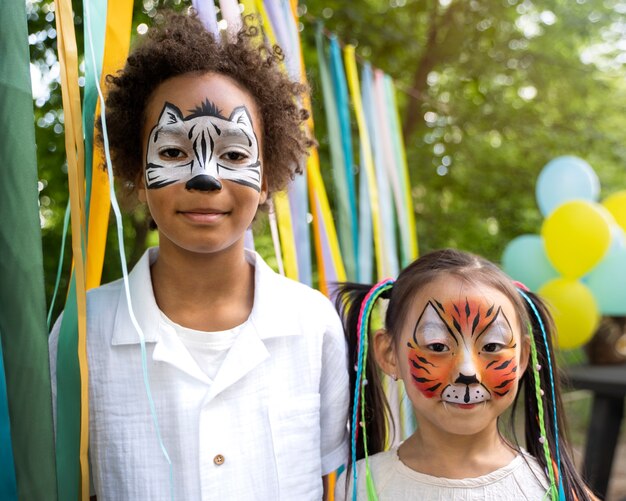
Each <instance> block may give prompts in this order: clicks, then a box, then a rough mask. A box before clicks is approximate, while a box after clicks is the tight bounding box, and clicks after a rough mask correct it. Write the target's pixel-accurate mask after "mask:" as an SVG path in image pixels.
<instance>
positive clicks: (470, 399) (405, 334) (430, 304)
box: [377, 275, 528, 435]
mask: <svg viewBox="0 0 626 501" xmlns="http://www.w3.org/2000/svg"><path fill="white" fill-rule="evenodd" d="M389 340H390V345H389V352H388V355H389V356H388V357H387V358H388V360H389V361H391V362H392V363H393V364H394V365H395V367H393V368H389V367H386V366H385V361H384V360H383V363H382V364H381V365H382V366H383V369H384V370H385V371H386V372H388V371H390V370H396V371H397V372H396V375H399V376H400V377H401V378H402V379H403V380H404V383H405V387H406V391H407V395H408V396H409V398H410V399H411V402H412V403H413V407H414V409H415V412H416V415H417V417H418V420H419V421H420V423H422V422H423V421H424V420H426V421H427V422H429V423H431V425H434V426H435V427H437V428H439V429H442V430H444V431H446V432H449V433H453V434H461V435H469V434H474V433H478V432H480V431H482V430H484V429H486V428H488V427H490V426H493V427H495V426H496V419H497V417H498V416H499V415H500V414H502V413H503V412H504V411H505V410H506V408H507V407H509V405H511V403H512V402H513V399H514V397H515V394H516V393H517V388H518V381H519V378H520V377H521V375H522V374H523V372H524V370H525V369H526V364H527V359H528V343H527V337H526V336H522V335H521V328H520V325H519V320H518V317H517V315H516V313H515V310H514V308H513V305H512V303H511V301H510V300H509V299H508V298H507V297H506V296H505V295H504V294H502V293H501V292H500V291H498V290H496V289H493V288H491V287H487V286H482V285H470V284H469V283H468V282H466V281H464V280H463V279H461V278H458V277H455V276H453V275H444V276H442V277H440V278H439V279H437V280H435V281H433V282H431V283H430V284H429V285H427V286H426V287H424V289H423V290H421V291H420V292H419V293H418V294H416V295H415V296H414V298H413V301H412V305H411V307H410V309H409V311H408V315H407V318H406V321H405V323H404V326H403V329H402V332H401V333H400V337H399V338H395V339H393V340H391V336H389ZM378 344H379V343H377V347H378ZM383 358H384V357H383ZM379 361H380V356H379ZM398 373H399V374H398Z"/></svg>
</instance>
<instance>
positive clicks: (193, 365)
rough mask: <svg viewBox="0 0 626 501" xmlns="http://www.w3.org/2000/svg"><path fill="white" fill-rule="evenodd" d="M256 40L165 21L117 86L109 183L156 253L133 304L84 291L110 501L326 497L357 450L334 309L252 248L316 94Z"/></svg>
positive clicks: (114, 79) (94, 461)
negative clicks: (132, 194) (153, 238)
mask: <svg viewBox="0 0 626 501" xmlns="http://www.w3.org/2000/svg"><path fill="white" fill-rule="evenodd" d="M255 35H256V30H255V29H254V28H252V27H250V28H244V29H243V31H241V32H240V33H239V34H238V35H237V36H234V37H224V38H223V39H222V40H219V39H215V38H214V37H213V36H212V35H211V34H210V33H208V32H207V31H206V30H205V29H204V28H203V26H202V24H201V23H200V21H199V20H198V19H196V18H194V17H193V16H186V15H173V14H170V15H166V16H165V21H164V24H162V25H160V26H156V27H154V28H151V30H150V31H149V32H148V34H147V35H146V36H145V37H144V38H143V40H142V41H141V43H140V45H139V46H138V47H137V48H136V49H135V50H134V51H133V52H132V53H131V55H130V56H129V58H128V60H127V62H126V65H125V67H124V69H123V70H122V71H121V72H119V73H118V74H117V75H115V76H109V78H108V84H109V95H108V99H107V103H106V110H107V111H106V130H107V131H108V138H109V141H110V147H111V153H112V158H113V163H114V166H115V167H114V168H115V172H116V174H117V176H118V178H120V179H122V180H123V181H125V183H126V185H130V186H132V187H133V188H134V190H136V192H137V195H138V197H139V199H140V200H141V201H143V202H145V203H146V205H147V207H148V210H149V212H150V216H151V217H152V219H153V220H154V222H155V224H156V226H157V228H158V232H159V246H158V247H155V248H152V249H148V250H147V251H146V253H145V254H144V256H143V257H142V258H141V260H140V261H139V262H138V263H137V265H136V266H135V267H134V269H133V270H132V271H131V273H130V274H129V280H128V290H129V296H130V299H127V294H126V293H125V287H126V286H125V283H124V281H122V280H118V281H115V282H112V283H110V284H107V285H104V286H102V287H99V288H97V289H95V290H92V291H90V292H89V294H88V302H87V317H88V318H87V352H88V365H89V412H90V415H89V418H90V428H89V438H90V441H89V455H90V463H91V466H92V476H93V488H94V491H95V493H96V494H97V497H98V500H99V501H103V500H107V499H110V500H135V499H137V500H139V499H149V500H166V499H178V500H200V499H202V500H210V499H216V500H217V499H220V500H222V499H237V500H247V499H250V500H253V499H321V498H322V496H323V490H324V488H323V479H322V477H323V476H325V475H326V474H328V473H330V472H332V471H334V470H335V469H336V468H338V467H339V466H340V465H341V464H342V463H343V462H344V460H345V456H346V455H347V442H346V438H347V437H346V434H347V430H346V413H347V407H348V404H347V398H348V372H347V367H346V356H345V342H344V337H343V331H342V328H341V322H340V320H339V318H338V316H337V313H336V312H335V310H334V308H333V306H332V304H331V303H330V302H329V301H328V300H327V299H326V298H325V297H323V296H322V294H320V293H319V292H317V291H313V290H312V289H309V288H308V287H305V286H304V285H302V284H299V283H297V282H293V281H291V280H288V279H286V278H284V277H282V276H279V275H277V274H276V273H274V272H273V271H272V270H271V268H270V267H269V266H268V265H267V264H265V262H264V261H263V260H262V259H261V257H260V256H259V255H258V254H256V253H254V252H251V251H248V250H245V249H244V234H245V231H246V229H247V228H248V227H249V226H250V224H251V223H252V221H253V219H254V217H255V215H256V213H257V210H258V208H259V206H262V205H263V204H264V203H265V201H266V200H267V198H268V197H269V196H271V195H272V194H273V193H274V192H276V191H277V190H280V189H283V188H284V187H285V185H286V183H287V182H288V181H289V180H290V178H292V177H293V176H294V175H295V174H296V173H297V172H298V171H299V168H298V165H300V163H301V162H302V160H303V156H304V154H305V153H306V149H307V147H308V146H309V145H310V143H311V141H310V139H309V138H308V137H307V136H306V134H305V133H304V132H303V129H302V125H303V121H304V120H305V119H306V117H307V114H306V111H305V110H303V109H301V108H300V107H299V106H298V105H297V102H298V100H299V98H300V97H301V95H302V93H303V92H304V91H305V89H304V88H303V87H302V86H301V85H300V84H298V83H294V82H291V81H290V80H289V79H288V78H287V76H286V75H285V74H284V72H283V71H282V70H281V67H280V61H281V58H282V56H281V53H280V51H279V50H278V49H277V48H273V49H272V48H270V47H265V46H261V47H259V46H257V45H255V44H254V43H253V40H254V39H255ZM102 125H103V127H102V129H103V130H102V134H103V136H104V134H105V127H104V126H105V124H104V123H103V124H102ZM131 302H132V309H131V308H130V304H131ZM58 325H60V323H57V326H56V327H55V329H54V330H53V333H52V334H51V337H50V347H51V363H52V366H53V372H54V367H55V366H56V357H55V354H56V343H57V339H58V337H57V336H58ZM140 331H141V332H143V334H144V336H145V351H144V346H143V344H142V343H141V342H140V335H139V333H140ZM144 361H145V363H146V371H147V377H149V381H150V387H151V395H152V396H151V397H150V396H149V395H150V393H148V391H147V390H146V387H145V386H144V380H143V373H142V363H143V362H144ZM53 380H54V374H53ZM157 423H158V428H157V427H156V424H157Z"/></svg>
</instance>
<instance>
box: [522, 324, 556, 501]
mask: <svg viewBox="0 0 626 501" xmlns="http://www.w3.org/2000/svg"><path fill="white" fill-rule="evenodd" d="M528 334H529V337H530V355H531V361H532V364H533V371H534V373H535V374H534V379H535V396H536V398H537V414H538V417H539V430H540V432H541V438H542V439H543V442H542V445H543V453H544V455H545V457H546V465H547V467H548V478H549V480H550V496H551V498H552V500H553V501H558V499H559V494H558V489H557V487H556V481H555V478H554V467H553V465H552V458H551V456H550V447H549V445H548V439H547V437H546V425H545V420H544V415H543V400H542V398H541V397H542V395H541V385H540V383H539V374H538V372H539V369H538V367H539V360H538V358H537V347H536V346H535V338H534V336H533V329H532V326H531V325H530V323H529V324H528ZM540 441H541V440H540Z"/></svg>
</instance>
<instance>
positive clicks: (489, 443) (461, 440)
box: [398, 423, 516, 479]
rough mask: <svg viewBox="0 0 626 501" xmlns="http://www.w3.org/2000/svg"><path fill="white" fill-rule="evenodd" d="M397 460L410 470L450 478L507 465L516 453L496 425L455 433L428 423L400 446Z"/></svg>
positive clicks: (421, 424) (489, 470)
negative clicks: (471, 433)
mask: <svg viewBox="0 0 626 501" xmlns="http://www.w3.org/2000/svg"><path fill="white" fill-rule="evenodd" d="M398 456H399V457H400V460H401V461H402V462H403V463H404V464H405V465H406V466H408V467H409V468H411V469H412V470H415V471H418V472H420V473H424V474H426V475H432V476H435V477H443V478H450V479H461V478H475V477H480V476H482V475H486V474H488V473H491V472H493V471H495V470H497V469H498V468H502V467H503V466H506V465H507V464H509V463H510V462H511V461H512V460H513V459H514V458H515V456H516V452H515V451H514V450H513V449H512V448H511V447H510V446H509V445H508V444H507V443H506V442H505V441H504V439H503V438H502V437H501V436H500V434H499V433H498V429H497V425H496V424H495V423H494V426H493V427H488V428H486V429H485V430H483V431H481V432H479V433H477V434H474V435H455V434H450V433H447V432H445V431H442V430H440V429H438V428H436V427H434V426H429V425H428V424H427V423H420V427H419V428H418V430H417V431H416V432H415V433H414V434H413V435H411V436H410V437H409V438H408V439H407V440H406V441H405V442H404V443H403V444H402V445H401V446H400V448H399V450H398Z"/></svg>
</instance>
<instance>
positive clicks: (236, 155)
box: [222, 151, 246, 162]
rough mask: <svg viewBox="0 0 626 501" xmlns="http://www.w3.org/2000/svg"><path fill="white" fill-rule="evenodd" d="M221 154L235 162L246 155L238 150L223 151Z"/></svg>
mask: <svg viewBox="0 0 626 501" xmlns="http://www.w3.org/2000/svg"><path fill="white" fill-rule="evenodd" d="M222 156H224V157H226V158H227V159H228V160H230V161H231V162H237V161H239V160H244V159H245V158H246V155H244V154H243V153H240V152H238V151H229V152H227V153H224V155H222Z"/></svg>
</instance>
